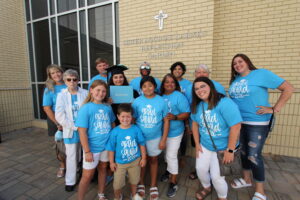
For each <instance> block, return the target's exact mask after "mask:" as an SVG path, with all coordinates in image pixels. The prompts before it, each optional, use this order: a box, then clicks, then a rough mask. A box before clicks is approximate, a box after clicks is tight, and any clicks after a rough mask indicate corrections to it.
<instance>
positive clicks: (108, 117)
mask: <svg viewBox="0 0 300 200" xmlns="http://www.w3.org/2000/svg"><path fill="white" fill-rule="evenodd" d="M115 119H116V117H115V115H114V113H113V111H112V109H111V107H110V106H109V105H106V104H96V103H93V102H89V103H87V104H84V105H83V106H82V107H81V108H80V110H79V112H78V116H77V119H76V123H75V126H76V127H81V128H87V136H88V142H89V147H90V150H91V152H93V153H99V152H102V151H104V150H105V145H106V142H107V140H108V137H109V132H110V130H111V124H112V123H113V122H114V121H115Z"/></svg>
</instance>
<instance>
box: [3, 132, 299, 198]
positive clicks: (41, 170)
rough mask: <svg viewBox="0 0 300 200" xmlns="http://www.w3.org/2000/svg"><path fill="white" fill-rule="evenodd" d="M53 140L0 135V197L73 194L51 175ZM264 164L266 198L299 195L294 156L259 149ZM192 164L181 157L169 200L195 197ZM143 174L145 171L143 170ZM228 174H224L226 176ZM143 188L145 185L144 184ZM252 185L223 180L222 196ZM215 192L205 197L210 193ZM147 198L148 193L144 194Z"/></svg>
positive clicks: (244, 194)
mask: <svg viewBox="0 0 300 200" xmlns="http://www.w3.org/2000/svg"><path fill="white" fill-rule="evenodd" d="M53 144H54V142H53V141H52V138H50V137H48V136H47V131H46V130H44V129H40V128H26V129H22V130H17V131H14V132H11V133H7V134H3V135H2V143H0V200H10V199H16V200H25V199H26V200H31V199H42V200H50V199H53V200H65V199H66V200H75V199H76V198H77V193H76V191H77V189H78V188H77V187H76V191H75V192H65V191H64V178H57V177H56V170H57V168H58V161H57V160H56V156H55V151H54V149H53ZM264 159H265V168H266V179H267V181H266V184H265V185H266V192H267V196H268V199H269V200H300V158H292V157H285V156H274V155H264ZM165 168H166V165H165V163H164V162H163V159H161V161H160V165H159V176H158V177H160V175H161V174H162V173H163V172H164V170H165ZM193 168H194V160H193V158H191V157H187V158H186V164H185V165H184V167H183V168H181V169H180V172H179V176H178V184H179V190H178V192H177V195H176V196H175V197H174V198H172V199H174V200H191V199H195V198H194V195H195V192H196V190H198V189H199V187H200V183H199V181H198V180H194V181H192V180H189V179H188V177H187V176H188V174H189V172H190V171H192V170H193ZM147 177H148V178H149V176H147ZM233 178H234V177H228V178H227V180H228V181H231V180H232V179H233ZM147 182H148V183H149V180H148V181H147ZM158 187H159V191H160V199H161V200H166V199H169V198H168V197H167V196H166V192H167V188H168V184H167V183H162V182H158ZM146 188H147V190H146V191H147V192H148V188H149V186H146ZM253 193H254V190H253V188H252V187H251V188H248V189H239V190H233V189H232V188H231V187H230V186H229V194H228V200H250V199H251V197H252V195H253ZM106 194H107V197H108V198H109V199H113V189H112V184H109V185H108V186H107V188H106ZM124 196H125V198H124V200H127V199H129V196H130V195H129V187H128V186H127V187H125V188H124ZM216 198H217V196H216V193H215V192H213V194H212V195H210V196H208V197H207V198H206V199H208V200H209V199H214V200H215V199H216ZM86 199H87V200H95V199H97V186H96V184H95V183H91V185H90V187H89V191H88V193H87V195H86ZM147 199H148V198H147Z"/></svg>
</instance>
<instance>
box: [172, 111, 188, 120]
mask: <svg viewBox="0 0 300 200" xmlns="http://www.w3.org/2000/svg"><path fill="white" fill-rule="evenodd" d="M189 116H190V113H189V112H184V113H180V114H178V115H174V114H172V113H168V114H167V116H166V117H167V118H168V119H169V120H186V119H188V118H189Z"/></svg>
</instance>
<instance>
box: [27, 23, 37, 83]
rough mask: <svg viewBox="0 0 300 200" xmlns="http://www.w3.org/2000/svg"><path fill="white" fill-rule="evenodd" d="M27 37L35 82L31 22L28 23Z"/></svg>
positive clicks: (33, 80) (31, 73) (31, 74)
mask: <svg viewBox="0 0 300 200" xmlns="http://www.w3.org/2000/svg"><path fill="white" fill-rule="evenodd" d="M27 37H28V51H29V52H28V53H29V63H30V76H31V81H32V82H35V80H36V79H35V73H34V63H33V50H32V36H31V24H27Z"/></svg>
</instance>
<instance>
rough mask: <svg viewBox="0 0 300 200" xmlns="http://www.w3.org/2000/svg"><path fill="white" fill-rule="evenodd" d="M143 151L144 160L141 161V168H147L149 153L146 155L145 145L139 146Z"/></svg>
mask: <svg viewBox="0 0 300 200" xmlns="http://www.w3.org/2000/svg"><path fill="white" fill-rule="evenodd" d="M139 147H140V149H141V154H142V159H141V161H140V166H141V167H145V166H146V163H147V153H146V147H145V146H143V145H139Z"/></svg>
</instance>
